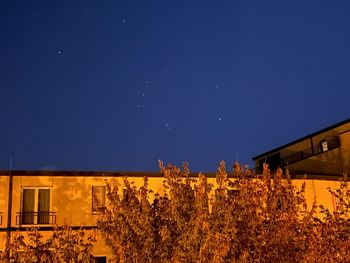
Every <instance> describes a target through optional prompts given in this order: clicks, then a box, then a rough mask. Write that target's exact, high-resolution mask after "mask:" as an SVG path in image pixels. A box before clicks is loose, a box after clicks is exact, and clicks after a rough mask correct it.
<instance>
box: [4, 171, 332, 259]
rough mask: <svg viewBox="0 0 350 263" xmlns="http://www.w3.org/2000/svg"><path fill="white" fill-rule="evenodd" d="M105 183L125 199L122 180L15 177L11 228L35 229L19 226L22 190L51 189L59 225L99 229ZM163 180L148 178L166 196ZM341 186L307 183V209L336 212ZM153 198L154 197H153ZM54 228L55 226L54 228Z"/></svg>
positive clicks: (104, 251)
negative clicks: (96, 198)
mask: <svg viewBox="0 0 350 263" xmlns="http://www.w3.org/2000/svg"><path fill="white" fill-rule="evenodd" d="M8 178H9V177H8V176H1V177H0V187H1V188H0V197H1V199H0V209H1V211H3V224H2V226H1V227H2V228H3V229H5V228H6V226H7V225H6V218H7V216H4V215H5V214H6V211H7V196H8V191H7V189H8ZM128 179H129V181H132V182H133V183H134V185H135V186H136V187H138V188H139V187H141V186H142V185H143V180H144V178H143V177H142V176H138V177H129V178H128ZM207 179H208V183H211V184H213V185H215V184H216V179H215V178H213V177H209V178H207ZM105 180H108V181H109V182H112V183H113V184H116V185H118V186H119V187H120V194H121V195H122V189H123V178H122V177H115V176H109V177H108V176H84V173H83V172H79V175H78V176H69V175H57V174H55V175H50V174H49V175H43V173H42V172H40V174H39V173H38V175H35V174H31V175H26V174H24V175H19V174H16V175H15V176H13V198H12V200H13V201H12V214H11V215H12V220H11V225H12V227H14V228H18V227H22V229H25V227H30V226H33V225H19V212H21V209H22V208H21V203H22V192H23V189H28V188H31V189H50V194H51V196H50V202H51V203H50V211H51V212H55V214H56V222H55V223H56V224H57V225H63V224H64V223H68V224H70V225H71V226H73V227H80V226H85V227H94V226H96V216H97V213H96V212H94V211H92V201H93V198H92V187H93V186H104V185H105ZM163 180H164V178H163V177H149V182H148V183H149V189H152V190H153V191H154V192H158V193H160V194H164V192H163ZM292 182H293V184H294V185H296V187H300V186H301V185H302V183H303V182H304V180H297V179H296V180H293V181H292ZM338 186H339V182H338V181H330V180H310V179H307V180H306V198H307V203H308V208H309V209H311V207H312V203H313V201H314V200H316V201H317V202H318V203H322V204H324V205H325V206H326V207H328V208H329V209H330V210H331V211H332V210H333V209H334V207H335V206H334V205H335V203H334V202H335V200H334V199H333V198H332V196H331V194H330V193H329V192H328V190H327V188H328V187H330V188H332V189H336V188H337V187H338ZM151 198H152V197H151ZM34 226H39V227H47V226H48V225H37V224H35V225H34ZM51 226H53V225H51ZM89 231H90V233H91V234H93V235H94V236H95V237H96V238H97V240H98V241H97V243H96V244H95V247H94V254H95V255H96V256H107V259H109V258H112V254H111V250H110V248H109V247H108V246H107V245H106V244H105V241H104V239H103V238H102V235H101V234H100V233H99V232H98V231H97V230H96V229H91V230H89ZM50 233H51V231H50V230H48V231H45V235H49V234H50ZM5 235H6V232H5V231H2V232H0V249H1V248H4V245H5V239H4V237H5Z"/></svg>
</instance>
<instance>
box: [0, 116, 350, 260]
mask: <svg viewBox="0 0 350 263" xmlns="http://www.w3.org/2000/svg"><path fill="white" fill-rule="evenodd" d="M349 131H350V120H346V121H344V122H341V123H338V124H336V125H333V126H330V127H328V128H326V129H323V130H321V131H318V132H315V133H313V134H311V135H308V136H305V137H303V138H301V139H298V140H296V141H293V142H291V143H288V144H286V145H283V146H281V147H278V148H276V149H273V150H271V151H268V152H265V153H263V154H260V155H258V156H256V157H254V158H253V160H254V161H255V163H256V169H257V171H259V170H261V168H262V165H263V163H264V162H267V163H269V164H270V167H271V168H272V169H276V168H277V167H282V168H286V169H289V170H290V171H291V173H292V175H293V181H292V182H293V184H295V185H296V186H300V185H301V184H302V183H303V182H306V199H307V203H308V205H309V207H311V205H312V203H313V202H314V201H315V200H316V201H317V202H319V203H322V204H323V205H325V206H326V207H328V208H330V209H331V210H332V209H335V207H336V200H335V198H334V196H332V195H331V194H330V193H329V191H328V190H327V189H328V188H331V189H337V188H338V186H339V179H340V178H341V175H342V173H343V172H344V171H346V170H350V169H349V168H350V167H349V165H350V164H349V157H350V132H349ZM305 173H306V174H307V178H306V180H305V179H304V174H305ZM145 176H147V177H148V178H149V188H150V189H152V190H153V191H154V192H158V193H160V194H161V193H163V179H164V178H163V177H162V175H161V174H160V173H147V172H145V173H132V172H130V173H120V172H88V171H75V172H73V171H18V170H15V171H0V250H1V249H3V248H4V246H5V237H6V235H11V234H12V233H14V232H15V231H17V230H26V229H27V228H28V227H33V226H34V227H39V228H40V231H43V232H44V233H45V232H46V233H50V231H52V230H53V229H54V227H55V226H56V225H58V226H60V225H64V224H65V223H68V224H70V225H71V226H72V228H73V229H79V228H80V227H81V226H84V228H85V229H87V231H92V232H93V234H94V235H96V239H97V242H96V244H95V247H94V256H95V257H96V262H108V260H109V259H112V258H113V255H112V253H111V250H110V248H109V247H108V246H107V245H106V244H105V242H104V240H103V237H102V236H101V235H100V233H99V232H98V231H97V229H96V217H97V215H98V211H99V208H100V207H104V206H106V202H107V200H106V190H105V180H108V181H110V182H113V183H115V184H117V185H120V186H121V189H122V187H123V177H128V178H129V180H131V181H133V182H134V183H135V185H136V186H142V185H143V178H144V177H145ZM193 176H196V175H193ZM206 176H207V178H208V182H209V183H213V184H215V174H207V175H206Z"/></svg>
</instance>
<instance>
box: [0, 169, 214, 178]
mask: <svg viewBox="0 0 350 263" xmlns="http://www.w3.org/2000/svg"><path fill="white" fill-rule="evenodd" d="M10 173H11V175H13V176H72V177H74V176H81V177H145V176H147V177H163V174H162V173H160V172H111V171H109V172H102V171H45V170H38V171H28V170H13V171H9V170H0V176H1V175H2V176H4V175H5V176H8V175H9V174H10ZM198 175H199V173H190V177H198ZM205 176H206V177H215V173H205Z"/></svg>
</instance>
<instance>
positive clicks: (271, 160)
mask: <svg viewBox="0 0 350 263" xmlns="http://www.w3.org/2000/svg"><path fill="white" fill-rule="evenodd" d="M266 163H267V164H268V165H269V169H270V170H277V168H279V167H281V154H280V153H275V154H273V155H270V156H268V157H267V158H266Z"/></svg>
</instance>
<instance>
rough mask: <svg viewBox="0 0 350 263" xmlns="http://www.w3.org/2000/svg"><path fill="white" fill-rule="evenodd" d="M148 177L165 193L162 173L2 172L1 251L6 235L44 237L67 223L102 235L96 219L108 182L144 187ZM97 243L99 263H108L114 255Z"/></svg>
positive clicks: (0, 207) (104, 199)
mask: <svg viewBox="0 0 350 263" xmlns="http://www.w3.org/2000/svg"><path fill="white" fill-rule="evenodd" d="M145 175H147V176H149V177H150V178H152V180H150V187H152V189H154V190H156V191H158V192H162V189H161V188H162V182H163V178H162V177H161V175H160V174H159V173H114V172H66V171H0V250H2V249H4V247H5V242H6V238H5V237H6V235H11V234H12V233H13V232H15V231H17V230H26V229H27V228H29V227H33V226H35V227H39V228H40V231H43V235H44V236H45V233H48V234H49V233H50V231H53V230H54V227H55V226H56V225H58V226H60V225H64V224H65V223H68V224H69V225H71V227H72V228H73V229H80V227H81V226H84V229H86V230H87V231H92V232H94V233H93V234H94V235H99V233H98V231H97V230H96V216H97V214H98V208H99V207H104V206H105V204H106V195H105V179H107V180H109V181H113V182H114V183H116V184H122V181H123V177H125V176H127V177H129V178H131V179H132V181H134V182H135V185H136V186H141V185H142V184H143V178H144V176H145ZM96 239H97V242H96V243H95V244H94V256H95V257H96V260H97V261H96V262H107V260H108V259H109V258H111V257H112V256H111V251H110V249H109V247H108V246H106V244H105V243H104V240H103V238H102V237H101V236H100V237H97V238H96Z"/></svg>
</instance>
